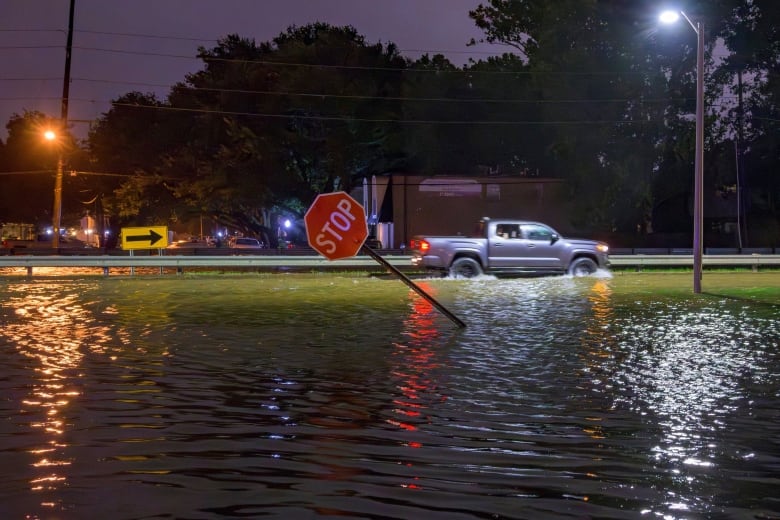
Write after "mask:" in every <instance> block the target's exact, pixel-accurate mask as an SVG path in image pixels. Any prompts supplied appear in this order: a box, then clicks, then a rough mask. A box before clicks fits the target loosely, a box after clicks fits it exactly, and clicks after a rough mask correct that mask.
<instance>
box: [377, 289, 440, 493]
mask: <svg viewBox="0 0 780 520" xmlns="http://www.w3.org/2000/svg"><path fill="white" fill-rule="evenodd" d="M426 285H427V284H426ZM421 287H422V285H421ZM423 290H425V291H426V292H427V293H428V294H432V292H433V291H432V289H431V287H430V286H426V287H423ZM413 298H414V299H413V300H412V303H411V313H410V315H409V317H408V318H407V320H406V321H405V323H404V335H405V336H407V337H408V339H409V340H408V341H407V342H406V343H396V344H395V349H394V351H393V354H392V356H393V359H392V360H393V365H392V371H391V374H392V375H393V377H395V378H396V380H397V381H396V388H397V389H398V391H399V393H400V395H399V396H398V397H397V398H395V399H393V404H394V405H395V408H393V413H395V414H396V417H394V418H390V419H387V423H388V424H391V425H393V426H395V427H397V428H399V429H401V430H404V431H407V432H410V433H418V432H419V430H420V428H421V427H422V426H424V425H426V424H429V423H430V422H431V419H430V416H429V415H428V413H427V409H428V408H429V403H430V402H431V401H432V399H433V400H434V401H443V400H445V399H446V396H442V395H439V394H438V392H437V391H438V388H439V387H438V383H437V381H436V379H435V372H436V371H437V370H438V369H439V368H441V363H440V362H439V360H438V352H437V351H436V350H434V349H433V348H432V346H433V345H436V344H437V339H438V337H439V336H440V333H439V329H438V328H437V327H436V321H435V317H436V316H435V312H437V311H436V310H435V308H434V307H433V305H431V304H430V303H429V302H428V301H427V300H425V299H424V298H420V297H417V296H416V295H415V296H414V297H413ZM404 446H407V447H409V448H412V449H421V448H423V447H424V444H423V443H422V442H420V441H419V440H410V441H408V442H406V443H404ZM405 466H407V467H408V468H412V467H413V465H412V464H411V463H405ZM418 480H419V479H418V477H412V482H405V483H401V484H400V486H401V487H402V488H404V489H422V487H421V486H420V484H419V482H418Z"/></svg>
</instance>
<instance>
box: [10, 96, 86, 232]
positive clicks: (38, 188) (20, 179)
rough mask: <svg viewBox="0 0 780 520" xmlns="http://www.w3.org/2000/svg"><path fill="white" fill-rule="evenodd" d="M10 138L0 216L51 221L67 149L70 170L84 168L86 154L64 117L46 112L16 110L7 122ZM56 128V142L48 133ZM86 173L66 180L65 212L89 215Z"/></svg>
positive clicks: (66, 165) (43, 222)
mask: <svg viewBox="0 0 780 520" xmlns="http://www.w3.org/2000/svg"><path fill="white" fill-rule="evenodd" d="M6 129H7V130H8V139H7V140H6V142H5V143H4V145H3V146H2V147H0V215H2V216H3V219H4V220H6V221H8V222H24V223H34V224H37V225H39V227H41V228H43V227H46V226H51V223H52V208H53V204H54V202H53V201H54V189H53V188H54V175H55V173H56V170H57V161H58V158H59V155H60V154H62V157H63V160H64V169H65V170H66V171H67V172H71V171H78V170H80V169H83V168H84V166H85V165H86V164H87V159H86V156H85V154H84V152H83V150H82V149H81V147H80V146H79V143H77V141H76V139H75V138H74V137H73V135H72V134H70V132H68V131H67V129H62V128H61V122H60V120H59V119H55V118H52V117H49V116H47V115H45V114H43V113H41V112H37V111H32V112H24V113H23V114H22V115H19V114H14V115H13V116H12V117H11V119H10V120H9V121H8V123H7V124H6ZM47 130H53V131H54V132H55V134H56V139H55V140H54V141H48V140H46V139H45V138H44V132H45V131H47ZM82 184H83V178H80V177H78V176H77V175H76V176H73V175H66V176H65V177H64V182H63V201H62V202H63V215H66V216H68V218H70V219H73V218H77V217H80V216H81V215H83V213H82V212H81V210H82V207H81V205H80V204H79V195H78V194H79V192H80V190H81V189H82Z"/></svg>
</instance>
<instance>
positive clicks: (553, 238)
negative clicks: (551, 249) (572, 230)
mask: <svg viewBox="0 0 780 520" xmlns="http://www.w3.org/2000/svg"><path fill="white" fill-rule="evenodd" d="M560 239H561V236H560V235H559V234H558V233H553V234H552V235H550V245H552V244H554V243H556V242H557V241H558V240H560Z"/></svg>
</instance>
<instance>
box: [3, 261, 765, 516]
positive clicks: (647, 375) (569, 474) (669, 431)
mask: <svg viewBox="0 0 780 520" xmlns="http://www.w3.org/2000/svg"><path fill="white" fill-rule="evenodd" d="M739 276H741V277H742V278H740V280H739V281H735V279H734V275H733V274H731V275H728V274H724V275H708V277H707V283H706V284H705V291H707V294H703V295H698V296H694V295H692V294H690V290H687V289H685V287H687V286H688V285H689V276H684V275H658V274H656V275H643V276H638V275H635V276H630V275H629V276H626V275H623V276H614V277H608V276H604V277H596V278H578V279H574V278H569V277H553V278H538V279H516V280H495V279H480V280H471V281H467V280H425V281H421V282H419V283H420V284H421V285H422V286H423V287H424V289H425V290H426V291H428V292H429V293H431V294H432V295H433V296H434V297H435V298H437V300H439V301H440V302H441V303H442V304H444V305H445V306H446V307H447V308H448V309H449V310H451V311H452V312H453V313H455V314H456V315H457V316H458V317H460V318H461V319H462V320H463V321H465V322H466V323H467V324H468V327H467V328H466V329H462V330H461V329H458V328H457V327H455V326H454V325H453V324H452V323H451V322H450V321H448V320H447V318H446V317H444V316H442V315H441V314H440V313H438V311H436V310H435V309H434V308H432V307H431V306H430V305H429V304H428V303H427V302H425V301H424V300H423V299H421V298H419V297H418V296H417V295H416V294H415V293H413V292H412V291H410V290H409V289H408V288H407V287H406V286H405V285H403V284H401V283H400V282H398V281H397V280H392V279H375V278H368V277H365V276H363V275H354V276H349V275H300V274H296V275H263V276H261V275H236V276H232V275H231V276H227V275H225V276H184V277H175V276H166V277H159V276H142V277H132V278H131V277H111V278H101V277H90V276H84V277H78V276H71V277H50V278H37V277H36V278H23V277H7V278H5V279H3V283H2V285H0V301H2V307H0V320H1V321H0V325H2V329H1V332H0V349H2V354H3V356H4V364H3V368H2V369H0V389H1V390H2V396H3V400H2V405H0V406H1V407H2V416H1V417H2V419H3V420H2V423H0V424H1V426H0V441H2V442H0V477H2V478H0V513H2V514H0V517H2V518H10V519H14V518H19V519H23V518H41V519H46V518H112V519H141V518H187V519H206V518H326V517H336V516H347V517H352V518H382V519H385V518H399V519H400V518H404V519H406V518H426V519H428V518H432V519H435V518H442V519H445V518H446V519H459V518H464V519H465V518H529V519H530V518H638V517H643V518H669V519H674V518H773V517H778V516H780V499H778V496H780V494H778V492H777V490H778V489H780V487H778V485H779V484H780V480H778V475H780V400H779V399H778V397H780V375H779V374H780V354H779V352H780V349H779V348H778V343H779V342H780V325H778V323H780V322H779V321H778V317H780V307H778V306H777V305H776V302H774V301H772V299H771V297H770V298H768V299H767V298H759V299H755V298H753V299H744V298H738V297H734V295H733V294H731V293H730V290H731V289H733V287H734V286H735V284H737V285H739V283H743V282H744V283H743V285H745V286H746V287H751V286H752V285H755V286H756V287H765V286H766V285H767V283H768V282H769V284H770V285H771V280H774V278H768V277H763V278H762V277H761V275H760V274H758V275H752V274H747V273H746V274H744V275H743V274H740V275H739ZM719 277H720V278H719ZM719 280H720V281H719ZM751 284H752V285H751ZM731 292H733V291H731Z"/></svg>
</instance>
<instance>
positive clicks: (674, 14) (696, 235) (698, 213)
mask: <svg viewBox="0 0 780 520" xmlns="http://www.w3.org/2000/svg"><path fill="white" fill-rule="evenodd" d="M680 15H682V17H683V18H685V20H686V21H687V22H688V24H689V25H690V26H691V28H692V29H693V31H694V32H695V33H696V155H695V158H694V182H693V292H694V293H697V294H698V293H700V292H701V277H702V269H701V261H702V227H703V223H704V205H703V200H702V199H703V197H702V190H703V185H704V24H703V23H702V22H696V24H694V23H693V22H692V21H691V19H690V18H688V15H686V14H685V13H684V12H682V11H664V12H663V13H661V16H660V17H659V19H660V20H661V22H663V23H667V24H669V23H675V22H676V21H678V20H679V19H680Z"/></svg>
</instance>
